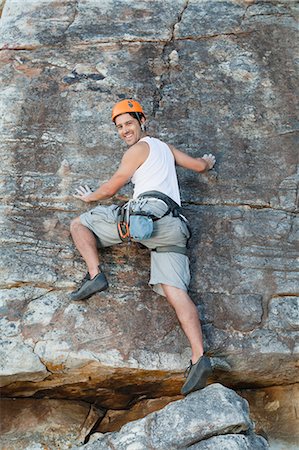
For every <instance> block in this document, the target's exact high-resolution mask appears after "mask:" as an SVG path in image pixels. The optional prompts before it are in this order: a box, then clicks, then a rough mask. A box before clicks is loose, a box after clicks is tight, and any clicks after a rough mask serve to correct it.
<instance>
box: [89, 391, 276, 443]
mask: <svg viewBox="0 0 299 450" xmlns="http://www.w3.org/2000/svg"><path fill="white" fill-rule="evenodd" d="M107 448H116V449H118V450H129V449H132V450H133V449H136V450H137V449H138V450H148V449H153V450H169V449H172V450H174V449H181V450H183V449H187V448H188V449H189V448H192V449H205V450H208V449H213V450H223V449H225V448H227V449H229V450H235V449H236V450H245V449H255V450H266V449H267V448H269V447H268V444H267V442H266V440H265V439H264V438H262V437H259V436H256V435H254V433H253V425H252V422H251V420H250V418H249V415H248V404H247V402H246V401H245V400H244V399H242V398H241V397H238V396H237V395H236V394H235V392H233V391H231V390H230V389H227V388H224V387H223V386H221V385H219V384H213V385H211V386H208V387H207V388H205V389H204V390H202V391H200V392H194V393H192V394H190V395H188V396H187V397H186V398H185V399H184V400H178V401H176V402H173V403H171V404H169V405H168V406H166V407H165V408H163V409H162V410H161V411H158V412H155V413H152V414H149V415H148V416H147V417H145V418H144V419H141V420H138V421H135V422H131V423H129V424H127V425H125V426H124V427H123V428H122V429H121V430H120V431H119V432H115V433H107V434H106V435H105V436H102V437H100V438H99V439H97V440H96V441H94V442H92V443H91V444H87V445H85V446H82V447H80V449H82V450H106V449H107Z"/></svg>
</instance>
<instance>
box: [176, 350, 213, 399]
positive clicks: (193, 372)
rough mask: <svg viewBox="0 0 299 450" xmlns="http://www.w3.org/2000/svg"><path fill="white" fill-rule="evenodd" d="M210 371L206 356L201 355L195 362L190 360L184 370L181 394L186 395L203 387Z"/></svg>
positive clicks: (210, 367) (209, 363)
mask: <svg viewBox="0 0 299 450" xmlns="http://www.w3.org/2000/svg"><path fill="white" fill-rule="evenodd" d="M211 373H212V366H211V362H210V359H209V358H208V357H207V356H201V357H200V358H199V360H198V361H197V362H196V363H195V364H192V361H190V365H189V366H188V368H187V369H186V372H185V377H186V381H185V383H184V385H183V387H182V389H181V394H183V395H187V394H190V392H193V391H198V390H199V389H203V388H204V387H205V386H206V383H207V379H208V377H209V375H211Z"/></svg>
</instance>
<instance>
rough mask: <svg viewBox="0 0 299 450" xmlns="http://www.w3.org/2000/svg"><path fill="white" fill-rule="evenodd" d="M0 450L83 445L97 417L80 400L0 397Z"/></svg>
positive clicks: (90, 408)
mask: <svg viewBox="0 0 299 450" xmlns="http://www.w3.org/2000/svg"><path fill="white" fill-rule="evenodd" d="M0 408H1V424H0V430H1V442H0V444H1V449H3V450H8V449H9V450H20V449H22V450H25V449H28V450H29V449H33V448H43V449H45V448H46V449H53V450H54V449H58V448H59V449H69V448H70V445H71V444H83V443H84V441H85V438H86V437H87V436H88V435H89V432H90V431H91V429H92V427H93V426H94V425H95V423H96V422H97V421H98V420H99V419H100V418H101V416H102V415H103V414H100V413H99V411H97V410H96V409H95V408H93V407H92V406H90V405H89V404H87V403H84V402H73V401H68V400H45V399H42V400H41V399H40V400H37V399H34V400H32V399H13V400H11V399H1V400H0Z"/></svg>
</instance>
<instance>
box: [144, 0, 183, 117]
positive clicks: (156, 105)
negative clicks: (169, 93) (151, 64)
mask: <svg viewBox="0 0 299 450" xmlns="http://www.w3.org/2000/svg"><path fill="white" fill-rule="evenodd" d="M188 5H189V0H186V1H185V4H184V5H183V8H182V10H181V11H180V12H179V13H178V15H177V18H176V21H175V22H174V24H173V25H172V27H171V35H170V39H169V40H168V41H166V42H165V44H164V47H163V50H162V60H163V61H164V67H165V72H164V75H163V74H162V76H161V82H160V86H159V87H158V88H157V89H156V91H155V93H154V96H153V112H152V115H153V117H154V118H155V117H156V115H157V112H158V111H159V109H160V104H161V101H162V99H163V89H164V86H165V85H166V83H167V80H168V79H169V76H170V71H171V63H170V58H169V55H167V54H166V52H167V51H168V49H169V47H170V46H172V44H173V42H174V41H175V29H176V27H178V25H179V24H180V22H181V21H182V18H183V15H184V13H185V11H186V10H187V8H188Z"/></svg>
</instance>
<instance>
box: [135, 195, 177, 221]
mask: <svg viewBox="0 0 299 450" xmlns="http://www.w3.org/2000/svg"><path fill="white" fill-rule="evenodd" d="M143 197H153V198H157V199H158V200H162V201H163V202H164V203H166V205H167V206H168V211H167V212H166V213H165V216H166V215H167V214H169V213H170V212H171V213H172V214H173V215H174V217H178V216H179V215H180V214H181V211H182V209H181V207H180V205H178V204H177V203H176V202H175V201H174V200H172V198H170V197H169V196H168V195H166V194H163V192H159V191H146V192H143V193H142V194H140V195H138V198H143Z"/></svg>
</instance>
